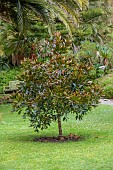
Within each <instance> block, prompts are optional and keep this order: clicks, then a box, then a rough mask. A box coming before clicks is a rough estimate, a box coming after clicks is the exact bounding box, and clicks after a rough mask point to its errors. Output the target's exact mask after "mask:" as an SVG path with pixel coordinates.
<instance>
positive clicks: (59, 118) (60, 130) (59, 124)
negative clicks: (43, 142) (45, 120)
mask: <svg viewBox="0 0 113 170" xmlns="http://www.w3.org/2000/svg"><path fill="white" fill-rule="evenodd" d="M58 130H59V136H62V124H61V117H60V115H58Z"/></svg>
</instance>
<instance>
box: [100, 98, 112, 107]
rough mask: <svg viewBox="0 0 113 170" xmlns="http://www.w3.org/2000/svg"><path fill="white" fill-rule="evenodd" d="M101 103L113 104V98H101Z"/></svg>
mask: <svg viewBox="0 0 113 170" xmlns="http://www.w3.org/2000/svg"><path fill="white" fill-rule="evenodd" d="M99 101H100V103H101V104H106V105H111V106H113V99H100V100H99Z"/></svg>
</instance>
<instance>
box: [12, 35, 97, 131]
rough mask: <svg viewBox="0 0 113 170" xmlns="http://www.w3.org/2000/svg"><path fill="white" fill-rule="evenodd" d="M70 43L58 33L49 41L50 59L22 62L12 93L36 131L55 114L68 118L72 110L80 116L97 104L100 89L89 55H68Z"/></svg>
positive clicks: (17, 109) (20, 110)
mask: <svg viewBox="0 0 113 170" xmlns="http://www.w3.org/2000/svg"><path fill="white" fill-rule="evenodd" d="M69 46H70V44H69V43H68V41H67V40H63V39H62V37H61V36H60V34H59V33H57V34H56V35H55V37H54V38H53V40H52V41H51V42H50V47H51V53H49V59H47V60H46V61H40V60H39V59H36V60H29V59H26V60H25V61H24V62H23V63H22V68H23V73H22V74H21V75H20V76H19V77H18V79H19V80H20V81H22V83H21V85H20V88H19V90H18V92H17V93H16V94H15V95H14V96H13V97H14V101H15V102H14V108H15V111H17V112H18V113H21V112H22V113H23V117H24V118H25V117H26V116H28V117H29V118H30V121H31V126H33V127H34V129H35V130H36V131H38V130H39V129H41V130H42V129H44V128H47V127H48V126H49V125H50V124H51V122H52V121H56V120H58V116H60V118H62V119H63V120H67V118H68V114H70V113H73V114H75V117H76V119H82V117H83V115H84V114H85V113H86V112H87V111H88V110H90V109H91V107H92V105H95V104H97V103H98V99H99V94H100V91H99V87H98V85H97V84H95V83H94V78H93V77H92V76H91V71H92V70H93V65H92V62H91V58H90V57H89V56H88V57H86V56H85V57H83V56H81V57H80V58H79V59H76V58H75V56H73V55H70V56H69V55H67V54H66V53H67V51H66V50H67V49H68V48H69ZM60 51H62V53H63V54H60Z"/></svg>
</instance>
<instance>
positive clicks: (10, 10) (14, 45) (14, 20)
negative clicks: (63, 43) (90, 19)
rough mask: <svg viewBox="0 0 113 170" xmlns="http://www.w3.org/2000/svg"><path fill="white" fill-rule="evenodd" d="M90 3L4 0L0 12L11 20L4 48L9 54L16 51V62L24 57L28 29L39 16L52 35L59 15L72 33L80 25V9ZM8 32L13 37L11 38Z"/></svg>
mask: <svg viewBox="0 0 113 170" xmlns="http://www.w3.org/2000/svg"><path fill="white" fill-rule="evenodd" d="M87 6H88V0H69V1H66V0H2V1H1V11H0V14H1V15H0V16H1V19H2V20H3V21H5V22H7V23H9V26H8V27H5V32H4V34H3V38H2V40H6V41H4V44H5V50H6V51H7V53H9V54H11V53H14V57H13V60H14V63H16V62H17V63H18V62H19V60H20V59H22V57H25V51H24V50H25V48H26V47H27V46H28V44H27V43H28V42H29V40H28V38H27V37H28V31H29V30H30V28H31V27H32V23H33V22H35V23H36V21H39V20H41V21H42V22H44V23H45V24H46V25H47V26H48V31H49V34H50V35H51V36H52V33H53V32H54V31H55V27H54V25H55V18H58V19H59V20H60V21H62V23H63V24H64V25H65V26H66V28H67V30H68V32H69V34H70V35H71V36H72V33H73V31H74V29H75V28H76V27H77V25H78V16H79V10H82V9H83V8H86V7H87ZM9 35H10V36H9ZM7 36H8V37H10V38H9V40H8V41H7V39H8V38H7ZM26 40H27V41H26ZM26 44H27V45H26Z"/></svg>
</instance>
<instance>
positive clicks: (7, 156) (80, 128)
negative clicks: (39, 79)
mask: <svg viewBox="0 0 113 170" xmlns="http://www.w3.org/2000/svg"><path fill="white" fill-rule="evenodd" d="M0 113H2V116H1V124H0V134H1V135H0V153H1V158H0V161H1V164H0V169H1V170H29V169H30V170H90V169H91V170H112V169H113V106H107V105H100V106H98V107H97V108H94V109H93V110H92V111H91V112H89V113H88V114H87V115H85V116H84V118H83V120H82V121H75V119H74V116H73V115H71V116H70V119H69V120H68V121H67V122H64V123H63V133H64V135H68V134H69V133H73V134H77V135H80V136H81V140H80V141H77V142H72V141H70V142H60V143H51V142H47V143H41V142H34V139H35V138H37V137H41V136H57V135H58V129H57V123H52V125H51V127H50V128H48V129H46V130H44V131H40V132H39V133H36V132H33V129H32V128H30V127H28V125H29V121H28V120H26V121H24V120H23V119H22V117H21V115H17V114H14V113H13V114H11V105H0Z"/></svg>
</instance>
